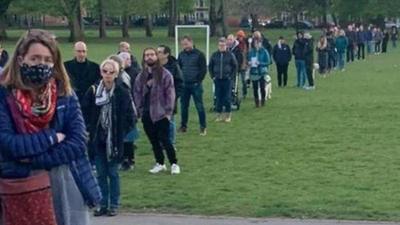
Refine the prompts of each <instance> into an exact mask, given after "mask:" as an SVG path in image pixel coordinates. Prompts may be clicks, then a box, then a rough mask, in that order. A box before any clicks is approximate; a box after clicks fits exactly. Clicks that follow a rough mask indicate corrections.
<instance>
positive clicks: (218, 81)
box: [208, 38, 238, 123]
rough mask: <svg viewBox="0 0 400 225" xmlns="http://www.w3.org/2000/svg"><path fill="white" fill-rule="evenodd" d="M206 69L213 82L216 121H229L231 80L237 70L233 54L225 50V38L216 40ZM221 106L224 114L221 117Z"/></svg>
mask: <svg viewBox="0 0 400 225" xmlns="http://www.w3.org/2000/svg"><path fill="white" fill-rule="evenodd" d="M208 69H209V71H210V74H211V78H212V79H213V80H214V83H215V96H216V99H217V107H216V109H217V110H216V111H217V113H218V117H217V119H216V122H221V121H225V122H228V123H229V122H231V111H232V109H231V91H232V80H233V79H234V78H235V76H236V73H237V71H238V63H237V61H236V57H235V55H233V53H231V52H229V51H228V50H227V46H226V39H225V38H220V39H219V41H218V51H216V52H215V53H214V54H213V55H212V56H211V59H210V63H209V65H208ZM223 107H225V116H224V117H222V111H223Z"/></svg>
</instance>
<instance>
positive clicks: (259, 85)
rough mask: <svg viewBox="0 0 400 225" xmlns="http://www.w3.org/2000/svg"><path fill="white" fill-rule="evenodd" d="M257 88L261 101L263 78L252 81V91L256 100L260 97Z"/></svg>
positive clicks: (263, 90) (263, 97)
mask: <svg viewBox="0 0 400 225" xmlns="http://www.w3.org/2000/svg"><path fill="white" fill-rule="evenodd" d="M258 89H260V92H261V101H263V102H264V101H265V95H266V93H265V80H264V78H261V79H259V80H255V81H253V93H254V100H255V101H258V100H259V99H260V98H259V96H258Z"/></svg>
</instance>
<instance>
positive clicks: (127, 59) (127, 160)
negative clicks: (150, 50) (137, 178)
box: [109, 52, 139, 171]
mask: <svg viewBox="0 0 400 225" xmlns="http://www.w3.org/2000/svg"><path fill="white" fill-rule="evenodd" d="M109 59H111V60H113V61H115V62H117V63H118V65H119V66H120V70H119V75H118V78H117V80H116V83H117V84H119V85H121V86H123V87H125V89H126V90H127V91H128V93H129V96H130V98H131V100H132V104H133V109H134V113H133V114H132V115H131V116H132V117H133V120H136V119H137V113H136V107H135V105H134V101H133V99H134V96H133V88H134V85H135V79H136V77H137V75H138V74H137V73H136V74H135V71H133V72H131V74H128V72H127V69H128V71H131V70H130V69H129V68H130V67H131V62H132V61H131V55H130V54H129V53H127V52H121V53H119V54H118V55H112V56H110V57H109ZM138 138H139V131H138V129H137V127H136V126H135V127H134V128H133V129H132V130H130V131H129V133H128V134H127V135H126V136H125V138H124V158H123V162H122V164H121V170H124V171H128V170H132V169H133V168H134V166H135V150H136V149H137V146H136V145H135V141H136V140H137V139H138Z"/></svg>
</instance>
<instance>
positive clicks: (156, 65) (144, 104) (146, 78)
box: [134, 48, 180, 175]
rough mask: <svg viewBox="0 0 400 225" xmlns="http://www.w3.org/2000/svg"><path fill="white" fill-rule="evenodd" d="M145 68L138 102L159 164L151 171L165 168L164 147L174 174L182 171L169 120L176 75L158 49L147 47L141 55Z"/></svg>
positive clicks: (139, 82)
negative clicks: (165, 63) (166, 64)
mask: <svg viewBox="0 0 400 225" xmlns="http://www.w3.org/2000/svg"><path fill="white" fill-rule="evenodd" d="M142 66H143V71H142V72H141V73H140V74H139V75H138V77H137V78H136V81H135V89H134V96H135V103H136V104H137V109H138V115H139V118H142V122H143V128H144V131H145V133H146V135H147V137H148V139H149V141H150V143H151V145H152V148H153V152H154V157H155V159H156V165H155V166H154V167H153V168H152V169H151V170H150V171H149V172H150V173H152V174H156V173H159V172H162V171H166V170H167V167H166V165H165V164H164V158H165V157H164V153H163V149H165V151H166V153H167V157H168V160H169V162H170V164H171V174H172V175H174V174H179V173H180V168H179V166H178V164H177V159H176V153H175V149H174V146H173V144H172V142H171V139H170V132H169V127H170V121H171V118H172V115H173V113H174V106H175V87H174V78H173V77H172V75H171V73H170V72H169V71H168V70H167V69H165V68H164V67H163V66H162V65H161V63H160V60H159V59H158V56H157V50H156V49H154V48H146V49H145V50H144V51H143V58H142Z"/></svg>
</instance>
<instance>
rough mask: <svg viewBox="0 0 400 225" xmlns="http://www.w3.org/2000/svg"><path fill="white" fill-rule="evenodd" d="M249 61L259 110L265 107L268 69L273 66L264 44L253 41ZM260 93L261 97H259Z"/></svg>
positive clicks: (255, 99)
mask: <svg viewBox="0 0 400 225" xmlns="http://www.w3.org/2000/svg"><path fill="white" fill-rule="evenodd" d="M247 61H248V64H249V67H250V80H251V81H252V83H253V93H254V102H255V105H256V108H259V107H260V106H264V105H265V98H266V90H265V86H266V76H267V75H268V67H269V65H270V64H271V57H270V55H269V53H268V51H267V50H266V49H265V48H264V47H263V45H262V42H260V41H259V40H253V42H252V47H251V49H250V52H249V54H248V56H247ZM259 91H260V93H261V96H259ZM260 100H261V101H260Z"/></svg>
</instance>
